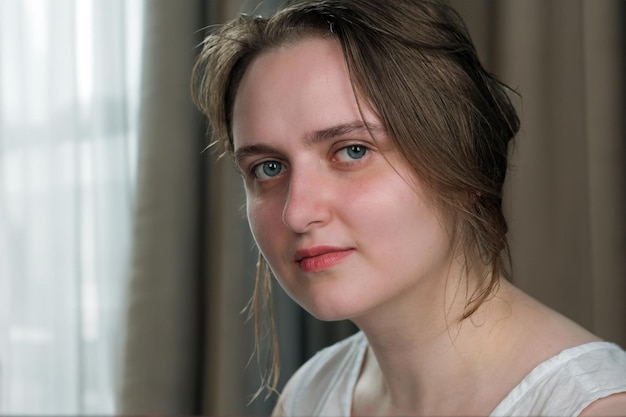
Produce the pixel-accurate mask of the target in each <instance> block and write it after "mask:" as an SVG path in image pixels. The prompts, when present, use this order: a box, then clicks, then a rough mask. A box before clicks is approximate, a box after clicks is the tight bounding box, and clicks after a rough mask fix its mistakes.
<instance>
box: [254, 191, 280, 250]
mask: <svg viewBox="0 0 626 417" xmlns="http://www.w3.org/2000/svg"><path fill="white" fill-rule="evenodd" d="M246 213H247V217H248V224H249V225H250V231H251V232H252V236H253V237H254V241H255V242H256V244H257V246H259V249H261V251H262V252H263V253H264V254H265V255H267V254H268V253H269V245H270V244H272V243H276V242H277V241H278V240H277V238H278V233H279V232H280V230H281V229H282V227H281V225H282V219H281V216H282V212H281V210H280V208H278V207H277V206H276V205H275V204H272V203H271V201H268V200H260V199H257V198H247V201H246Z"/></svg>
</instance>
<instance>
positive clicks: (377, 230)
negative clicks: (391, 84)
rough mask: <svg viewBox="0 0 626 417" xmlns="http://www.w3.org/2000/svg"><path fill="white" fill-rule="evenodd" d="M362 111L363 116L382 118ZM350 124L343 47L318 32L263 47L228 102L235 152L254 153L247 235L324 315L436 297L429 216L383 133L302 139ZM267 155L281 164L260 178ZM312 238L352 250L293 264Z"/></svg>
mask: <svg viewBox="0 0 626 417" xmlns="http://www.w3.org/2000/svg"><path fill="white" fill-rule="evenodd" d="M364 110H365V118H366V121H367V122H368V123H372V124H374V125H380V122H379V121H378V120H377V119H376V117H375V116H374V114H373V113H372V112H370V111H367V109H364ZM359 121H361V117H360V115H359V110H358V107H357V103H356V100H355V98H354V95H353V90H352V87H351V85H350V82H349V79H348V74H347V71H346V67H345V63H344V59H343V56H342V52H341V49H340V47H339V45H338V44H337V43H336V42H335V41H333V40H328V39H306V40H303V41H300V42H297V43H295V44H292V45H289V46H286V47H281V48H279V49H273V50H270V51H267V52H264V53H263V54H261V55H260V56H259V57H257V58H256V59H255V60H254V61H253V62H252V64H251V65H250V67H249V68H248V70H247V71H246V73H245V75H244V77H243V79H242V82H241V84H240V87H239V89H238V91H237V94H236V99H235V104H234V113H233V136H234V148H235V152H237V151H238V150H242V149H252V148H251V147H256V148H255V149H257V148H262V150H261V151H258V150H255V151H254V152H244V153H243V154H244V156H243V157H241V158H240V159H239V161H238V164H239V167H240V168H241V170H242V171H243V172H244V176H245V180H244V181H245V187H246V198H247V214H248V219H249V222H250V227H251V230H252V233H253V235H254V238H255V240H256V242H257V244H258V245H259V248H260V249H261V251H262V253H263V255H264V256H265V258H266V259H267V261H268V263H269V265H270V267H271V268H272V270H273V272H274V273H275V275H276V277H277V279H278V281H279V282H280V284H281V286H282V287H283V288H284V289H285V290H286V291H287V293H289V295H290V296H291V297H292V298H294V299H295V300H296V301H297V302H298V303H299V304H300V305H301V306H302V307H303V308H305V309H306V310H308V311H309V312H310V313H311V314H313V315H314V316H316V317H318V318H320V319H324V320H339V319H353V320H358V319H359V318H364V317H366V316H368V315H369V314H371V313H374V312H378V313H380V312H381V311H386V312H388V313H390V314H392V315H397V314H409V312H410V311H411V309H412V308H413V306H414V305H415V304H416V303H419V302H420V299H427V298H430V299H432V297H435V298H438V297H441V294H443V293H444V291H443V290H442V285H444V284H443V281H444V280H445V278H444V276H445V275H446V274H447V272H448V271H449V266H450V263H451V254H450V242H449V238H448V236H447V234H446V232H445V230H444V229H443V226H442V225H441V224H440V222H439V220H438V217H437V216H436V212H435V211H434V209H433V208H432V207H431V206H430V204H429V203H428V202H427V200H425V199H424V198H423V197H422V196H421V195H420V194H421V191H422V188H421V186H420V184H419V181H417V179H415V178H414V176H413V174H412V173H411V172H410V171H409V169H408V167H407V165H406V163H405V162H404V161H403V160H402V159H401V158H400V156H399V154H398V153H397V152H395V150H394V148H393V145H392V144H391V141H390V139H389V138H388V137H386V136H385V135H384V133H380V134H378V135H377V137H376V141H374V140H373V139H372V138H371V137H370V136H369V135H368V134H367V133H366V131H364V130H363V129H358V130H356V131H351V132H347V133H341V134H339V135H336V136H333V137H326V138H324V139H323V140H319V141H313V142H312V141H311V140H309V138H310V137H311V135H312V132H316V131H319V130H322V129H328V128H330V127H332V126H337V125H342V124H350V123H353V122H359ZM353 144H358V145H362V146H365V147H367V151H366V152H365V154H364V155H363V156H362V157H361V156H360V154H359V157H358V158H352V157H351V155H354V153H352V154H350V153H349V152H347V151H346V149H345V147H346V146H348V145H353ZM258 145H262V147H261V146H258ZM267 161H277V162H279V163H280V164H281V165H280V167H281V169H280V170H278V174H277V175H274V174H275V173H276V172H277V171H276V169H275V168H276V166H275V165H271V166H270V167H271V168H274V170H270V171H267V172H270V174H271V175H272V176H266V175H265V172H266V171H265V170H264V166H263V165H260V164H262V163H263V162H267ZM392 165H393V166H392ZM267 166H268V165H265V167H267ZM253 173H257V174H260V175H261V176H262V178H261V177H257V176H255V175H253ZM318 245H330V246H333V247H338V248H350V249H352V252H351V253H350V254H349V255H348V256H345V257H342V259H341V260H340V261H339V262H336V263H332V265H331V266H330V267H328V268H325V269H324V268H322V269H321V270H316V271H314V272H309V271H305V270H303V268H302V265H301V264H299V263H298V262H295V260H294V254H295V252H296V251H297V250H299V249H302V248H309V247H314V246H318ZM438 313H440V311H438Z"/></svg>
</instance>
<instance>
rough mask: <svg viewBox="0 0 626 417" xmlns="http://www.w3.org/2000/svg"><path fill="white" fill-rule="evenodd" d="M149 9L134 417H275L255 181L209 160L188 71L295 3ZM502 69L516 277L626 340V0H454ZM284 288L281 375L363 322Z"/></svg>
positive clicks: (124, 385) (127, 362) (126, 384)
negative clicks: (255, 302)
mask: <svg viewBox="0 0 626 417" xmlns="http://www.w3.org/2000/svg"><path fill="white" fill-rule="evenodd" d="M256 3H257V2H256V1H246V2H245V4H244V5H242V2H241V1H226V0H224V1H217V0H215V1H213V0H210V1H202V0H178V1H176V2H174V1H171V0H147V5H146V24H145V27H146V45H145V48H144V71H143V73H144V80H143V96H142V112H141V120H142V122H141V127H142V131H141V145H140V160H139V175H138V177H139V178H138V181H139V182H138V185H137V187H138V188H137V205H136V210H135V226H134V253H133V261H132V268H131V270H132V274H131V276H130V291H129V299H128V303H127V305H128V333H127V338H126V350H125V356H124V361H123V364H124V365H123V366H124V369H123V373H122V374H123V381H121V384H120V393H119V413H120V414H160V415H183V414H184V415H255V414H256V415H264V414H269V411H270V410H271V408H272V405H273V399H270V400H268V401H267V402H264V401H262V400H257V401H255V402H253V403H252V404H251V405H250V406H247V403H248V401H249V399H250V395H251V394H252V393H253V392H254V391H255V390H256V387H257V385H258V377H257V375H258V370H257V369H256V367H255V364H254V362H252V363H251V364H250V365H247V364H248V359H249V357H250V354H251V353H252V330H253V326H252V324H245V323H244V317H243V315H242V314H241V313H240V311H241V309H242V308H243V307H244V306H245V304H246V302H247V300H248V298H249V297H250V295H251V293H252V287H253V280H254V265H255V262H256V256H257V252H256V250H255V248H254V245H253V243H252V240H251V238H250V234H249V231H248V227H247V224H246V222H245V211H244V210H243V203H244V199H243V190H242V187H241V181H240V179H239V178H238V176H237V174H235V173H234V171H233V170H232V168H231V167H230V162H229V161H228V159H225V160H219V161H217V160H216V159H215V157H214V156H213V155H211V154H210V153H208V152H205V153H203V152H202V150H203V148H204V147H205V146H206V144H207V139H206V137H205V136H206V135H205V132H206V130H207V128H206V125H205V122H204V120H203V119H202V117H201V116H200V115H199V114H198V112H197V111H196V110H195V109H194V108H193V105H192V104H191V101H190V98H189V75H190V71H191V66H192V63H193V59H194V57H195V54H196V53H197V50H198V49H197V45H198V43H199V42H200V41H201V38H202V35H203V33H204V31H203V30H202V29H203V28H205V27H206V26H208V25H210V24H212V23H216V22H221V21H223V20H225V19H227V18H230V17H232V16H234V15H235V14H236V13H237V12H238V11H240V10H253V9H256V12H258V13H263V12H266V11H268V10H271V9H272V8H274V7H275V6H276V4H277V3H279V1H274V2H271V1H267V0H266V1H264V2H262V3H261V6H257V5H256ZM451 3H452V4H453V5H454V6H455V7H457V9H458V10H459V11H460V12H461V14H462V15H463V16H464V18H465V19H466V22H467V23H468V26H469V28H470V32H471V33H472V35H473V37H474V39H475V43H476V44H477V47H478V49H479V53H480V54H481V56H482V57H483V60H484V62H485V63H486V66H487V67H488V68H489V69H490V70H491V71H492V72H495V73H497V74H498V75H499V76H500V77H501V78H502V79H503V80H504V81H505V82H506V83H508V84H509V85H510V86H512V87H514V88H515V89H517V90H518V91H519V93H520V94H521V98H516V99H515V102H516V105H517V106H518V110H519V113H520V117H521V119H522V131H521V132H520V134H519V135H518V138H517V139H516V145H515V146H514V148H513V149H512V164H513V169H512V171H511V173H510V176H509V181H508V184H507V189H506V211H507V216H508V218H509V223H510V226H511V232H510V241H511V246H512V251H513V261H514V282H515V283H516V284H517V285H518V286H520V287H521V288H523V289H524V290H526V291H527V292H529V293H530V294H532V295H533V296H535V297H537V298H538V299H540V300H541V301H543V302H544V303H546V304H548V305H550V306H552V307H553V308H555V309H557V310H558V311H560V312H562V313H563V314H565V315H566V316H568V317H570V318H572V319H573V320H575V321H577V322H579V323H581V324H582V325H584V326H585V327H587V328H589V329H591V330H592V331H594V332H596V333H597V334H599V335H600V336H602V337H605V338H607V339H610V340H613V341H616V342H618V343H620V344H622V346H626V311H625V310H626V307H625V305H626V304H625V303H624V300H625V297H626V280H625V277H626V256H625V255H626V224H625V223H626V220H625V218H624V215H623V214H624V213H626V184H625V183H626V175H625V174H626V173H625V172H624V170H625V168H624V167H625V162H626V161H625V159H626V144H625V140H624V138H625V133H626V122H625V121H624V118H623V115H624V114H626V112H625V111H624V110H625V105H624V103H625V98H626V87H625V80H624V74H625V73H626V72H625V70H626V65H625V63H624V53H623V51H624V50H625V46H626V45H624V43H625V42H624V41H625V38H626V37H625V34H624V32H623V30H624V29H623V22H624V21H625V18H626V4H625V3H624V2H622V1H619V0H595V1H593V2H592V1H584V0H552V1H550V2H545V1H542V0H524V1H518V0H497V1H496V0H472V1H467V0H453V1H451ZM275 288H276V293H277V296H276V315H277V322H278V323H277V324H278V327H279V334H280V337H281V339H280V345H281V351H282V377H281V382H282V383H284V382H285V381H286V379H287V378H288V376H289V375H290V374H291V373H292V372H293V371H294V370H295V369H296V368H297V367H298V366H299V365H300V364H301V363H302V362H303V361H304V360H306V359H307V358H308V357H309V356H310V355H312V354H313V353H314V352H315V351H316V350H317V349H319V348H321V347H322V346H324V345H327V344H330V343H332V342H333V341H335V340H338V339H340V338H342V337H345V336H346V335H347V334H350V333H351V332H353V331H354V330H355V329H354V327H353V326H352V325H350V324H349V323H345V322H342V323H330V324H329V323H320V322H317V321H315V320H313V319H311V318H310V317H308V316H307V315H306V314H305V313H303V312H302V311H301V310H300V309H299V308H297V306H295V305H294V304H293V303H292V302H291V301H290V300H289V299H288V298H287V297H286V296H285V295H284V294H282V292H281V291H280V289H279V288H278V286H276V287H275Z"/></svg>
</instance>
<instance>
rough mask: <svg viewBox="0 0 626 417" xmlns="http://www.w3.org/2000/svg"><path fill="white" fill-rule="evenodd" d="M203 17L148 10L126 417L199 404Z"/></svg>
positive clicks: (177, 7)
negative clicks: (196, 67)
mask: <svg viewBox="0 0 626 417" xmlns="http://www.w3.org/2000/svg"><path fill="white" fill-rule="evenodd" d="M200 10H201V6H200V2H199V1H192V0H186V1H184V2H181V1H177V2H172V1H169V0H151V1H148V2H147V3H146V9H145V22H144V39H145V42H144V52H143V71H142V73H143V78H142V86H141V111H140V143H139V151H138V173H137V202H136V207H135V215H134V225H133V254H132V264H131V276H130V289H129V299H128V313H127V314H128V320H127V327H128V330H127V338H126V339H127V342H126V350H125V357H124V375H123V385H122V390H121V393H120V400H119V406H118V408H119V410H118V412H120V413H122V414H143V413H147V414H169V415H180V414H197V413H198V407H199V406H198V404H199V403H200V392H199V387H198V381H199V380H200V379H201V377H200V374H199V371H200V370H199V367H198V361H199V360H200V358H201V353H200V348H201V346H202V345H201V341H202V335H203V328H202V327H203V326H202V325H203V318H202V308H203V307H202V303H203V300H202V299H201V298H200V297H199V293H200V290H201V288H203V282H202V279H203V278H202V277H201V276H200V274H199V272H200V257H201V255H202V254H201V250H202V249H201V247H200V246H199V244H200V243H201V242H202V240H201V232H200V230H199V227H198V224H199V223H200V218H201V208H202V207H203V206H202V199H203V196H204V192H203V186H202V182H203V178H202V176H201V172H202V169H203V168H202V164H203V161H202V155H201V153H200V151H201V150H202V147H203V143H204V139H203V134H204V131H203V123H202V121H201V118H200V117H199V115H198V113H197V111H196V110H195V108H194V106H193V104H192V102H191V99H190V96H189V80H190V73H191V66H192V61H193V59H194V54H195V52H196V50H195V46H196V45H197V44H198V42H199V41H200V37H199V34H197V33H194V31H195V30H198V29H199V28H200V27H201V24H202V23H201V19H202V17H201V13H199V11H200Z"/></svg>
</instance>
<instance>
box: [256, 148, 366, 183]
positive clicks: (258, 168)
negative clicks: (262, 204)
mask: <svg viewBox="0 0 626 417" xmlns="http://www.w3.org/2000/svg"><path fill="white" fill-rule="evenodd" d="M355 148H356V149H355ZM344 151H345V152H346V154H347V153H348V152H350V151H356V152H363V153H362V155H360V156H359V157H356V158H353V157H350V156H348V158H349V159H350V160H349V161H342V160H340V159H339V158H337V155H339V154H340V153H341V152H344ZM369 152H370V148H369V147H367V146H365V145H361V144H351V145H347V146H343V147H341V148H339V149H338V150H337V151H336V152H335V153H334V154H333V155H334V160H337V161H338V162H340V163H342V164H352V163H355V162H356V161H359V160H361V159H363V158H365V157H366V156H367V154H368V153H369ZM267 164H273V165H278V166H279V168H280V171H279V172H278V173H276V174H275V175H273V176H269V175H267V172H265V173H262V171H261V170H263V168H264V167H268V165H267ZM270 169H272V168H270ZM284 170H285V166H284V164H283V163H282V162H280V161H277V160H273V159H272V160H267V161H263V162H260V163H258V164H255V165H253V166H252V168H251V169H250V174H251V175H252V177H254V178H255V179H257V180H260V181H266V180H269V179H272V178H274V177H276V176H278V175H280V174H282V173H283V172H284ZM263 174H265V175H267V178H263Z"/></svg>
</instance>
